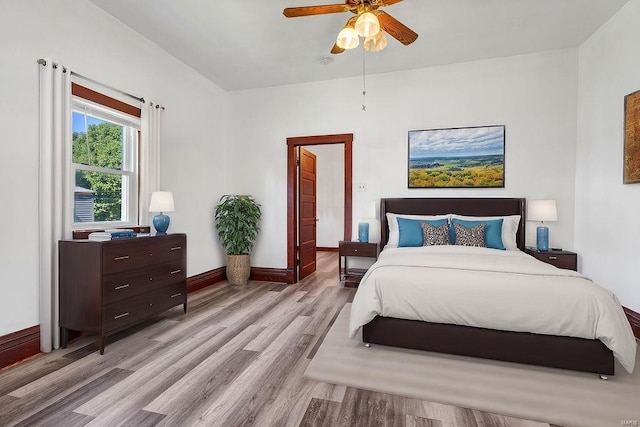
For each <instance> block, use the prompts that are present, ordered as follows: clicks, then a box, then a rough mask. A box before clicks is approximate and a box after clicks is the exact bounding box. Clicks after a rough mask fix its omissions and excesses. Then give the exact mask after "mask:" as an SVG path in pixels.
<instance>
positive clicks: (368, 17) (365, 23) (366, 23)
mask: <svg viewBox="0 0 640 427" xmlns="http://www.w3.org/2000/svg"><path fill="white" fill-rule="evenodd" d="M355 27H356V31H357V32H358V35H359V36H360V37H373V36H375V35H376V34H378V33H379V32H380V21H378V17H377V16H376V15H374V14H373V13H371V12H364V13H363V14H361V15H360V16H358V20H357V21H356V25H355Z"/></svg>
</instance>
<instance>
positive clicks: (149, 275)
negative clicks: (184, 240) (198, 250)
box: [102, 259, 187, 304]
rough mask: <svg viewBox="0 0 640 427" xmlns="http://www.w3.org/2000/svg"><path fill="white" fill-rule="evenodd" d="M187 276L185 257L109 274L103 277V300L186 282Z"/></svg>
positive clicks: (121, 297)
mask: <svg viewBox="0 0 640 427" xmlns="http://www.w3.org/2000/svg"><path fill="white" fill-rule="evenodd" d="M186 277H187V274H186V269H185V265H184V260H183V259H178V260H170V261H168V262H166V263H163V264H159V265H154V266H151V267H147V268H143V269H139V270H132V271H123V272H120V273H114V274H109V275H106V276H104V278H103V287H102V291H103V298H104V299H103V301H104V303H105V304H109V303H112V302H114V301H119V300H122V299H126V298H129V297H132V296H134V295H138V294H141V293H144V292H149V291H152V290H154V289H156V288H158V287H161V286H165V285H169V284H172V283H176V282H184V281H185V280H186Z"/></svg>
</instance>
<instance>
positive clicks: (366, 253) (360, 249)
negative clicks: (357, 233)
mask: <svg viewBox="0 0 640 427" xmlns="http://www.w3.org/2000/svg"><path fill="white" fill-rule="evenodd" d="M339 251H340V255H341V256H360V257H368V258H376V257H377V256H378V245H377V244H376V243H361V242H340V247H339Z"/></svg>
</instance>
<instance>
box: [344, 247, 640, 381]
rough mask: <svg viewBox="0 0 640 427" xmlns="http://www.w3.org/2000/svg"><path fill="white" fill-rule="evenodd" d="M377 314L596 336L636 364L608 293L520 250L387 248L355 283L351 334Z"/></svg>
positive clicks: (627, 361) (630, 342)
mask: <svg viewBox="0 0 640 427" xmlns="http://www.w3.org/2000/svg"><path fill="white" fill-rule="evenodd" d="M376 315H380V316H384V317H396V318H401V319H411V320H423V321H428V322H436V323H448V324H456V325H467V326H476V327H482V328H489V329H498V330H509V331H517V332H533V333H538V334H547V335H565V336H572V337H580V338H588V339H595V338H597V339H599V340H601V341H602V342H603V343H604V344H605V345H606V346H607V347H608V348H610V349H611V350H612V351H613V354H614V356H615V357H616V358H617V359H618V360H619V361H620V363H621V364H622V366H623V367H624V368H625V369H626V370H627V371H628V372H632V371H633V368H634V364H635V354H636V341H635V338H634V336H633V333H632V331H631V327H630V326H629V323H628V322H627V319H626V317H625V315H624V312H623V311H622V307H621V306H620V303H619V302H618V299H617V298H616V296H615V295H614V294H613V293H612V292H610V291H608V290H607V289H604V288H603V287H601V286H599V285H597V284H595V283H593V282H591V281H590V280H589V279H587V278H586V277H584V276H582V275H581V274H579V273H576V272H575V271H570V270H563V269H559V268H556V267H554V266H552V265H549V264H545V263H543V262H540V261H538V260H536V259H535V258H533V257H531V256H529V255H527V254H525V253H523V252H520V251H501V250H497V249H486V248H473V247H460V246H430V247H420V248H391V249H385V250H384V251H382V253H381V254H380V257H379V258H378V261H377V262H376V263H375V264H374V265H373V266H372V267H371V268H370V269H369V271H368V272H367V274H366V275H365V276H364V278H363V279H362V281H361V282H360V286H359V287H358V291H357V293H356V295H355V297H354V300H353V304H352V307H351V320H350V325H349V334H350V336H351V337H352V338H353V337H354V336H355V335H356V333H357V332H358V329H359V328H360V327H361V326H362V325H365V324H367V323H368V322H370V321H371V320H372V319H373V318H374V317H375V316H376Z"/></svg>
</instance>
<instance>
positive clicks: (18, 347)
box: [0, 325, 40, 369]
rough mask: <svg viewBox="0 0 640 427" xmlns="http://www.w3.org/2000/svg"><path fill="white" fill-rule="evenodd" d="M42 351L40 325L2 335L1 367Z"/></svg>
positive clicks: (0, 349) (0, 344) (0, 347)
mask: <svg viewBox="0 0 640 427" xmlns="http://www.w3.org/2000/svg"><path fill="white" fill-rule="evenodd" d="M38 353H40V325H35V326H31V327H30V328H26V329H22V330H20V331H16V332H12V333H10V334H7V335H3V336H1V337H0V369H2V368H4V367H5V366H9V365H13V364H14V363H17V362H19V361H21V360H24V359H26V358H28V357H31V356H35V355H36V354H38Z"/></svg>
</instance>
